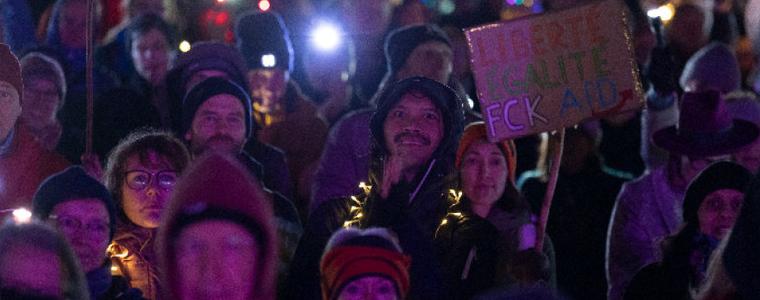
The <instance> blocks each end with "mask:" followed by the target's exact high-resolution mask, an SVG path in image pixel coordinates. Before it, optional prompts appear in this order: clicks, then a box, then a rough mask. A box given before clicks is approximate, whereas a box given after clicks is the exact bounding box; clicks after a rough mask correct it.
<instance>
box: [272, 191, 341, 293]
mask: <svg viewBox="0 0 760 300" xmlns="http://www.w3.org/2000/svg"><path fill="white" fill-rule="evenodd" d="M347 218H348V201H347V200H346V199H331V200H328V201H327V202H324V203H322V205H320V206H319V207H317V208H316V209H315V210H314V211H313V212H312V213H311V214H310V215H309V218H308V221H307V223H306V226H305V228H304V232H303V235H302V236H301V240H300V241H299V242H298V248H296V250H295V254H294V255H293V260H292V262H291V264H290V272H288V276H287V279H286V284H285V286H287V287H289V288H288V289H285V290H283V291H281V292H283V294H281V295H280V298H281V299H320V298H321V295H322V294H321V289H320V285H319V283H320V277H319V262H320V260H321V259H322V253H323V252H324V249H325V246H326V245H327V241H328V240H330V236H331V235H332V233H333V232H335V231H336V230H337V229H338V228H340V227H341V226H342V225H343V222H344V221H345V220H346V219H347Z"/></svg>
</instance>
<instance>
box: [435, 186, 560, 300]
mask: <svg viewBox="0 0 760 300" xmlns="http://www.w3.org/2000/svg"><path fill="white" fill-rule="evenodd" d="M530 222H531V216H530V212H529V211H527V210H525V211H521V212H520V211H518V212H508V211H505V210H503V209H502V208H500V207H498V206H494V207H493V208H492V209H491V212H490V213H489V215H488V216H487V218H482V217H480V216H478V215H476V214H474V213H473V212H472V211H471V209H470V206H469V200H468V199H467V198H463V199H462V200H461V201H459V202H458V203H457V204H455V205H453V206H451V207H450V208H449V212H448V214H447V215H446V217H445V218H444V219H443V222H441V225H440V226H439V227H438V230H437V232H436V235H435V246H436V253H437V255H438V257H439V260H440V262H441V265H442V266H443V268H444V278H445V280H446V285H447V287H448V288H449V291H450V293H449V294H448V295H447V296H446V297H447V298H449V299H470V298H472V297H473V296H475V295H477V294H479V293H482V292H485V291H487V290H489V289H492V288H495V287H505V286H508V285H510V284H513V283H515V282H514V279H512V278H511V277H510V275H509V273H508V267H509V264H510V260H511V259H512V258H514V257H515V254H516V253H517V252H518V249H517V246H518V242H519V230H520V227H521V226H522V225H525V224H528V223H530ZM543 256H544V257H545V258H546V260H547V261H548V262H549V270H548V271H549V274H548V277H549V281H550V282H549V285H551V286H554V285H555V284H553V282H554V279H553V278H554V277H555V275H554V273H555V272H554V269H555V267H554V250H553V246H552V243H551V240H549V238H548V237H546V239H545V240H544V249H543ZM534 267H537V268H540V266H534ZM535 271H536V272H542V271H544V270H538V269H537V270H535Z"/></svg>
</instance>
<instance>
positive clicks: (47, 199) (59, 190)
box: [32, 166, 116, 238]
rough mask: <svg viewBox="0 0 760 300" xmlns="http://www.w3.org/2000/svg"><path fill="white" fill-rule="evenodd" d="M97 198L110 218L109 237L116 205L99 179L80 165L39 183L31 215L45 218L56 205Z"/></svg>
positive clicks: (111, 234) (112, 228) (111, 231)
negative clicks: (88, 173)
mask: <svg viewBox="0 0 760 300" xmlns="http://www.w3.org/2000/svg"><path fill="white" fill-rule="evenodd" d="M92 198H94V199H98V200H100V201H103V205H105V207H106V210H108V217H109V219H110V222H109V223H110V224H109V227H110V229H111V230H110V235H109V237H110V238H113V233H114V230H115V229H116V206H115V205H114V203H113V199H112V198H111V193H109V192H108V189H106V187H105V186H104V185H103V184H102V183H100V182H99V181H97V180H95V178H92V177H91V176H90V175H87V172H85V170H84V169H82V167H80V166H72V167H68V168H66V169H65V170H63V171H61V172H60V173H56V174H53V175H52V176H50V177H48V178H47V179H45V181H43V182H42V184H40V187H39V188H38V189H37V192H36V193H34V199H33V200H32V216H34V217H35V218H37V219H39V220H47V219H48V218H49V217H50V213H51V212H52V211H53V209H54V208H55V206H56V205H58V204H61V203H63V202H66V201H69V200H76V199H92Z"/></svg>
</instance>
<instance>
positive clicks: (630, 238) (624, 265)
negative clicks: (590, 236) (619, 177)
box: [607, 184, 657, 300]
mask: <svg viewBox="0 0 760 300" xmlns="http://www.w3.org/2000/svg"><path fill="white" fill-rule="evenodd" d="M639 198H640V197H639V196H638V195H636V192H635V191H633V190H632V189H631V188H630V185H628V184H626V185H624V186H623V189H622V190H621V191H620V194H619V195H618V199H617V201H616V203H615V207H614V208H613V210H612V220H611V221H610V227H609V232H608V235H607V281H608V285H609V291H608V297H609V299H611V300H618V299H622V297H623V294H624V291H625V288H626V286H627V285H628V282H629V281H630V280H631V278H633V276H634V275H635V274H636V272H638V271H639V269H641V268H642V267H644V266H645V265H646V264H648V263H651V262H652V261H653V260H654V256H653V255H652V254H653V253H656V252H657V250H656V249H655V245H654V244H653V243H652V240H653V239H652V237H651V236H650V234H649V232H648V230H647V226H646V224H644V221H643V219H642V217H641V215H640V213H639V212H640V211H641V207H640V206H639V205H638V203H639V202H640V201H639V200H641V199H639Z"/></svg>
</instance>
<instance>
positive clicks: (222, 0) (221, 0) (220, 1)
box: [216, 0, 224, 3]
mask: <svg viewBox="0 0 760 300" xmlns="http://www.w3.org/2000/svg"><path fill="white" fill-rule="evenodd" d="M216 3H224V0H216Z"/></svg>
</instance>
